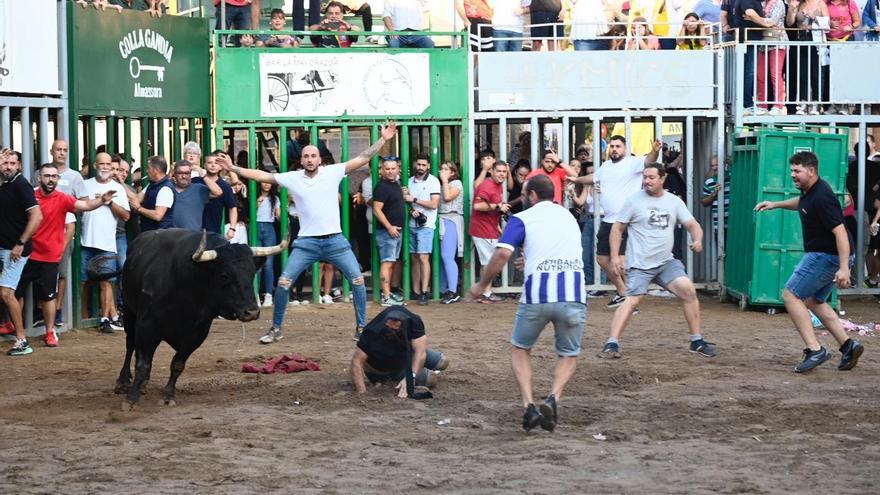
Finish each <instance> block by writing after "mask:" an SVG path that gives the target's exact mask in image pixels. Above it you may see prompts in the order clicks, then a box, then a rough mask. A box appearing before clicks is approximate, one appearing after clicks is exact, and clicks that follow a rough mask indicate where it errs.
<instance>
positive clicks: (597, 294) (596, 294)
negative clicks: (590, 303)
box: [587, 290, 608, 299]
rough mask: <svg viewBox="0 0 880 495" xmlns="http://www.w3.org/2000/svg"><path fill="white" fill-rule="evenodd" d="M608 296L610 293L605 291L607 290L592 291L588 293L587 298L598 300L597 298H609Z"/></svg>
mask: <svg viewBox="0 0 880 495" xmlns="http://www.w3.org/2000/svg"><path fill="white" fill-rule="evenodd" d="M607 295H608V291H605V290H590V291H587V297H588V298H590V299H593V298H596V297H605V296H607Z"/></svg>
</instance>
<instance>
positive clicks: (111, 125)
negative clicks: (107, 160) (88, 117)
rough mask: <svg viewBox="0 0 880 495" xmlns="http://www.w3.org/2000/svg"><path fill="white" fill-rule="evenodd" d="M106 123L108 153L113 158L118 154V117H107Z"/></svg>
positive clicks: (105, 132)
mask: <svg viewBox="0 0 880 495" xmlns="http://www.w3.org/2000/svg"><path fill="white" fill-rule="evenodd" d="M104 123H105V124H106V126H105V128H104V134H105V140H106V142H107V145H106V148H107V153H109V154H110V155H111V156H112V155H113V154H114V153H116V136H117V133H116V117H107V118H106V120H105V121H104Z"/></svg>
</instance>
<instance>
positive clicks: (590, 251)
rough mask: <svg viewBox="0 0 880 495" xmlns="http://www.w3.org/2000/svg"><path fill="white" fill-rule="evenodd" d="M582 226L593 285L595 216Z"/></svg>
mask: <svg viewBox="0 0 880 495" xmlns="http://www.w3.org/2000/svg"><path fill="white" fill-rule="evenodd" d="M575 50H577V48H575ZM581 226H582V227H583V228H582V229H581V250H582V251H581V253H582V254H581V257H582V258H583V260H584V281H586V283H587V285H592V284H593V265H594V260H595V258H596V229H595V228H594V227H593V218H592V217H588V218H587V219H586V221H585V222H584V223H582V224H581Z"/></svg>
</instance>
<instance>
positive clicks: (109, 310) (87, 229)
mask: <svg viewBox="0 0 880 495" xmlns="http://www.w3.org/2000/svg"><path fill="white" fill-rule="evenodd" d="M85 191H86V197H88V198H89V199H91V198H97V197H100V196H101V195H103V194H104V193H106V192H107V191H115V192H116V195H115V196H113V201H111V202H110V204H108V205H103V206H101V207H99V208H98V209H96V210H93V211H87V212H86V213H84V214H83V228H82V237H81V238H80V244H81V245H82V267H81V269H82V273H81V276H82V278H81V280H82V281H83V284H85V282H98V287H99V288H100V294H101V296H100V302H101V327H100V329H101V331H102V332H104V333H112V332H113V331H114V330H117V331H118V330H122V329H123V326H122V322H120V321H119V313H118V312H117V311H116V300H115V297H113V286H112V285H111V282H112V281H113V280H115V277H116V273H117V272H118V271H119V267H118V266H117V258H116V225H117V222H118V221H119V220H122V221H123V222H125V221H128V218H129V215H130V213H129V211H130V210H129V205H128V197H127V196H126V194H125V188H123V187H122V184H120V183H118V182H116V181H115V180H113V171H112V164H111V157H110V155H109V154H108V153H98V154H97V156H95V176H94V177H92V178H91V179H89V180H87V181H85ZM96 277H97V279H95V278H96Z"/></svg>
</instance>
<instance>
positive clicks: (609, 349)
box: [598, 342, 620, 359]
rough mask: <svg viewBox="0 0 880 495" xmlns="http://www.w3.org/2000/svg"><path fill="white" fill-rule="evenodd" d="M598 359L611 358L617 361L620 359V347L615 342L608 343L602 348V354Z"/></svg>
mask: <svg viewBox="0 0 880 495" xmlns="http://www.w3.org/2000/svg"><path fill="white" fill-rule="evenodd" d="M598 356H599V357H600V358H611V359H619V358H620V346H619V345H617V344H616V343H615V342H608V343H606V344H605V347H603V348H602V352H600V353H599V354H598Z"/></svg>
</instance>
